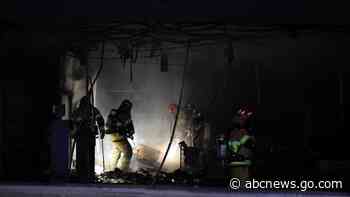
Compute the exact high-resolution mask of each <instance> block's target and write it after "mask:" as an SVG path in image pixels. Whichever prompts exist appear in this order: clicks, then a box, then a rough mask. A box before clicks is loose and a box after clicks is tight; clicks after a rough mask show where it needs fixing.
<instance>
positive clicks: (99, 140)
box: [0, 2, 350, 196]
mask: <svg viewBox="0 0 350 197" xmlns="http://www.w3.org/2000/svg"><path fill="white" fill-rule="evenodd" d="M163 3H165V4H166V3H167V2H163ZM168 3H169V2H168ZM160 4H161V3H160ZM19 18H20V17H19ZM247 18H248V17H247ZM256 18H259V17H258V16H256ZM0 19H1V20H0V29H1V31H0V54H1V60H2V70H1V84H0V150H1V154H0V185H2V184H5V186H4V185H3V186H2V189H0V196H2V195H1V193H2V192H3V191H4V192H6V191H7V190H6V187H9V185H14V184H16V183H20V184H29V183H33V184H37V185H55V184H56V185H57V184H58V185H59V184H63V183H64V184H96V185H99V186H98V187H102V186H103V185H108V186H109V187H113V186H118V187H120V186H126V187H129V186H130V187H131V186H132V187H136V186H138V185H139V186H155V185H165V186H167V187H169V188H176V187H177V186H181V187H185V188H186V187H193V186H195V187H196V188H197V189H198V190H200V189H201V188H222V190H223V191H225V188H227V187H228V186H229V182H230V179H231V178H232V177H239V178H242V179H249V178H255V179H257V180H267V179H274V180H276V179H278V180H280V179H285V180H305V179H307V180H315V181H316V180H322V179H327V180H341V181H343V184H344V185H343V188H342V190H339V189H338V190H331V189H328V190H321V191H336V192H337V191H344V190H346V191H348V186H347V183H348V180H349V166H350V165H349V161H350V160H349V159H350V158H349V154H348V144H347V142H348V139H347V137H346V136H347V131H348V130H347V129H348V126H347V124H346V122H347V119H348V118H347V116H348V111H349V106H348V103H347V102H348V100H347V99H348V94H347V93H346V92H347V91H346V90H347V87H348V85H349V79H348V78H347V77H348V76H349V68H348V65H349V63H350V62H349V57H348V50H347V49H348V46H349V44H350V36H349V30H350V29H349V26H347V25H344V24H332V23H328V22H327V24H318V23H317V21H316V22H315V23H309V22H308V21H305V22H303V21H302V19H300V20H296V21H293V20H292V21H290V22H287V23H286V24H284V23H283V21H282V22H275V20H276V19H274V20H271V21H269V20H266V21H264V20H261V21H260V20H251V19H250V18H249V20H247V22H243V20H241V19H242V18H239V20H237V18H234V17H95V18H94V17H76V18H70V17H66V18H65V17H62V18H58V17H57V18H56V17H48V18H46V19H44V18H43V17H33V18H25V17H24V18H21V19H18V18H11V17H2V18H0ZM82 98H88V107H87V108H89V109H88V111H87V112H86V113H85V112H84V111H83V112H82V113H81V114H78V118H77V116H76V115H75V114H76V113H75V112H76V111H78V110H79V109H80V108H83V104H82V100H83V99H82ZM126 101H127V104H129V105H130V109H131V110H130V109H129V110H130V111H129V113H130V114H129V116H128V117H129V118H130V120H128V121H129V123H130V121H131V123H130V124H132V127H130V128H131V130H132V131H131V134H130V135H126V136H122V137H121V139H122V140H124V141H121V140H119V141H118V140H115V138H116V137H115V135H114V134H115V132H114V127H113V120H112V118H113V115H112V111H113V110H112V109H115V113H117V114H118V113H123V111H122V110H120V109H121V108H122V106H123V103H125V102H126ZM128 102H130V103H128ZM131 105H132V108H131ZM90 106H91V107H90ZM91 109H92V111H94V110H95V109H96V111H98V114H100V117H102V120H103V123H102V126H101V125H99V124H97V123H96V120H97V116H98V114H95V113H90V112H91ZM82 110H84V109H82ZM86 114H87V117H88V120H87V121H86V122H84V121H81V122H79V121H80V120H82V119H84V118H82V119H79V118H80V116H79V115H82V116H83V115H86ZM91 114H93V115H91ZM116 117H117V118H116V121H119V119H118V115H116ZM110 118H111V120H110ZM245 121H246V122H245ZM78 122H79V123H78ZM88 122H89V123H88ZM242 122H244V123H242ZM81 124H92V125H93V126H92V127H93V128H94V129H95V128H96V131H95V130H94V129H89V128H92V127H86V128H87V129H81V128H82V126H81ZM116 124H118V123H116ZM123 124H124V123H123ZM77 125H78V126H77ZM111 125H112V126H111ZM84 128H85V127H84ZM118 128H119V127H118ZM235 129H237V130H235ZM85 130H86V131H88V132H90V130H94V132H96V133H94V134H89V136H90V135H92V136H93V137H92V140H91V139H90V138H89V137H87V138H84V137H82V136H84V135H85V134H81V133H84V132H86V131H85ZM116 130H118V129H116ZM234 131H237V132H236V133H235V132H234ZM120 135H122V134H120ZM237 136H238V137H237ZM237 139H238V140H237ZM89 140H90V141H89ZM88 146H89V147H92V148H93V149H94V150H88V149H89V148H86V147H88ZM242 147H243V148H242ZM85 148H86V149H85ZM118 151H119V153H118ZM127 155H129V156H127ZM79 158H80V159H79ZM117 160H119V163H118V162H117ZM120 160H123V161H120ZM91 162H92V163H93V165H92V164H91ZM123 162H124V163H123ZM117 163H118V164H117ZM120 163H122V164H120ZM120 166H122V167H120ZM91 173H92V175H91V176H90V175H89V174H91ZM6 185H7V186H6ZM101 185H102V186H101ZM4 188H5V189H4ZM288 191H289V190H288ZM292 191H294V190H292ZM312 191H314V190H312ZM316 191H318V190H316ZM67 196H68V195H67Z"/></svg>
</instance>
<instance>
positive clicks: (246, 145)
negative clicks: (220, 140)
mask: <svg viewBox="0 0 350 197" xmlns="http://www.w3.org/2000/svg"><path fill="white" fill-rule="evenodd" d="M252 116H253V111H252V110H251V109H249V108H248V107H245V106H243V107H240V108H239V109H238V110H237V113H236V114H235V115H234V117H233V120H232V127H231V129H230V132H229V139H228V148H229V152H230V157H231V158H230V160H231V161H244V160H250V159H251V158H252V150H253V149H254V146H255V138H254V136H253V134H252V127H251V120H252Z"/></svg>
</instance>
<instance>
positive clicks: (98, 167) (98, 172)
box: [95, 165, 103, 175]
mask: <svg viewBox="0 0 350 197" xmlns="http://www.w3.org/2000/svg"><path fill="white" fill-rule="evenodd" d="M95 173H96V174H97V175H99V174H102V173H103V167H102V166H100V165H95Z"/></svg>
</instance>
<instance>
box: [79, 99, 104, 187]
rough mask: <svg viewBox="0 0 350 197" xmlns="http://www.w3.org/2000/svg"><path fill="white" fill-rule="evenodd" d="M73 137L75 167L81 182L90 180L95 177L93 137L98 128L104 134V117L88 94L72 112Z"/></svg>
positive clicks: (96, 133) (94, 142)
mask: <svg viewBox="0 0 350 197" xmlns="http://www.w3.org/2000/svg"><path fill="white" fill-rule="evenodd" d="M72 122H73V126H74V130H73V137H74V138H75V140H76V169H77V175H78V177H79V179H80V181H81V182H92V181H94V177H95V144H96V141H95V138H96V135H98V129H99V130H100V132H101V137H102V138H103V136H104V126H105V122H104V119H103V117H102V115H101V113H100V112H99V110H98V109H97V108H96V107H94V106H93V105H92V104H91V102H90V99H89V97H88V96H84V97H83V98H82V99H81V100H80V103H79V107H78V108H77V109H76V110H74V111H73V113H72ZM96 123H97V125H96Z"/></svg>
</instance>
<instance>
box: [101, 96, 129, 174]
mask: <svg viewBox="0 0 350 197" xmlns="http://www.w3.org/2000/svg"><path fill="white" fill-rule="evenodd" d="M131 108H132V103H131V102H130V101H129V100H124V101H123V102H122V103H121V105H120V106H119V108H118V109H112V110H111V112H110V113H109V115H108V120H107V130H106V134H110V135H111V138H112V143H113V156H112V158H113V164H114V166H115V168H117V169H119V170H122V171H127V170H129V163H130V160H131V157H132V148H131V145H130V143H129V141H128V138H130V139H131V140H133V139H134V138H133V135H134V133H135V130H134V125H133V122H132V120H131Z"/></svg>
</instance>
